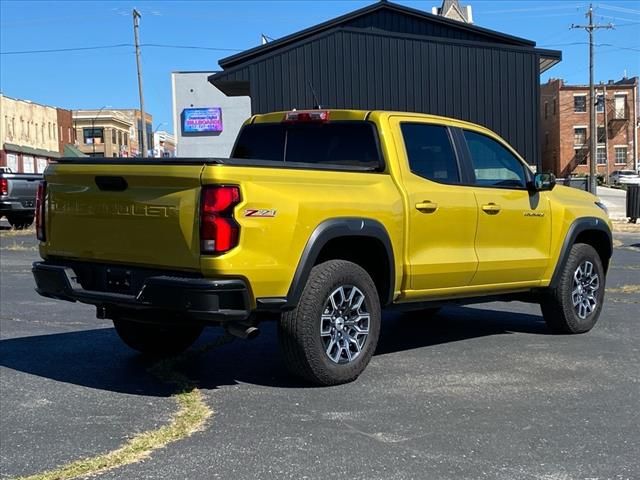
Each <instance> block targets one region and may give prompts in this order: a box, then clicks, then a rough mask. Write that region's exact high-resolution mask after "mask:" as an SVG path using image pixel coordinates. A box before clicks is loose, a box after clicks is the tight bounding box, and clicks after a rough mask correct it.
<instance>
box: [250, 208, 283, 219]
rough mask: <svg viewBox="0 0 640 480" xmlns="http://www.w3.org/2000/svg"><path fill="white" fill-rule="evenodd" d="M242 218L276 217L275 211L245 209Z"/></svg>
mask: <svg viewBox="0 0 640 480" xmlns="http://www.w3.org/2000/svg"><path fill="white" fill-rule="evenodd" d="M244 216H245V217H275V216H276V211H275V210H263V209H254V208H247V209H246V210H245V211H244Z"/></svg>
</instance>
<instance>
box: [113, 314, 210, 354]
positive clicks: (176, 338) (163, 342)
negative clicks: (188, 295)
mask: <svg viewBox="0 0 640 480" xmlns="http://www.w3.org/2000/svg"><path fill="white" fill-rule="evenodd" d="M113 325H114V326H115V328H116V332H117V333H118V335H119V336H120V338H121V339H122V341H123V342H124V343H126V344H127V345H128V346H129V347H131V348H133V349H134V350H137V351H138V352H140V353H142V354H143V355H148V356H152V357H167V356H171V355H177V354H178V353H181V352H183V351H185V350H186V349H187V348H189V347H190V346H191V345H192V344H193V342H195V341H196V340H197V339H198V337H199V336H200V334H201V333H202V329H203V327H202V325H192V324H187V325H174V324H167V325H165V324H157V323H142V322H136V321H133V320H129V319H126V320H125V319H114V320H113Z"/></svg>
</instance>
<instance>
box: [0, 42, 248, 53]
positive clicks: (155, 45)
mask: <svg viewBox="0 0 640 480" xmlns="http://www.w3.org/2000/svg"><path fill="white" fill-rule="evenodd" d="M122 47H134V45H133V44H132V43H118V44H114V45H96V46H93V47H70V48H53V49H48V50H21V51H12V52H0V55H30V54H36V53H64V52H80V51H88V50H106V49H113V48H122ZM140 47H151V48H181V49H192V50H210V51H219V52H241V51H242V50H241V49H239V48H219V47H203V46H199V45H165V44H159V43H143V44H141V45H140Z"/></svg>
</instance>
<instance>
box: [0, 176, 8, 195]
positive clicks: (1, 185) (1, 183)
mask: <svg viewBox="0 0 640 480" xmlns="http://www.w3.org/2000/svg"><path fill="white" fill-rule="evenodd" d="M0 195H9V180H7V179H6V178H0Z"/></svg>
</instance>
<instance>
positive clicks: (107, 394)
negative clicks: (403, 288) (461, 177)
mask: <svg viewBox="0 0 640 480" xmlns="http://www.w3.org/2000/svg"><path fill="white" fill-rule="evenodd" d="M3 228H6V227H4V223H2V225H0V229H3ZM37 257H38V254H37V251H36V247H35V239H34V238H33V232H27V233H26V234H16V233H15V232H8V231H7V230H4V229H3V230H2V231H0V264H1V269H0V298H1V307H0V393H1V396H0V420H1V422H0V461H1V468H0V478H16V477H21V476H28V475H32V474H37V473H41V472H45V473H46V472H48V471H51V470H52V469H55V468H57V467H60V466H64V465H67V464H70V463H73V462H75V461H77V460H78V459H82V458H91V457H95V456H98V455H104V454H108V452H113V451H114V450H117V449H118V448H120V447H121V446H122V445H123V444H125V443H126V442H127V441H130V440H131V439H132V438H134V437H136V436H137V435H140V434H142V433H143V432H158V431H163V430H162V429H163V427H164V426H166V425H167V424H170V423H171V422H172V421H174V420H175V418H176V411H177V410H178V409H180V408H190V407H189V406H188V405H187V406H186V407H185V406H184V404H182V406H180V405H181V404H180V402H179V401H178V402H177V401H176V399H178V400H179V397H177V396H176V393H177V391H179V390H184V383H183V384H182V385H180V384H179V383H176V381H175V378H176V375H177V376H179V377H180V378H186V379H188V383H189V385H190V386H189V391H193V392H195V391H197V392H198V395H200V397H198V398H200V399H201V401H202V404H203V408H206V409H207V410H208V412H207V414H206V415H204V416H202V417H201V418H204V420H203V421H202V423H201V424H200V425H199V426H198V427H197V428H196V430H197V431H195V432H189V433H190V435H188V436H183V437H180V438H179V439H174V441H171V442H168V443H167V444H166V445H165V446H164V447H162V448H157V449H154V450H153V451H151V452H150V453H148V454H146V455H141V456H140V458H137V461H135V462H134V463H130V464H128V465H125V466H122V467H119V468H115V469H112V470H110V471H107V472H106V473H102V474H101V475H100V477H98V478H103V479H123V478H124V479H187V478H188V479H211V478H222V479H245V478H247V479H253V478H260V479H270V478H273V479H284V478H295V479H299V478H310V479H325V478H350V479H414V478H415V479H441V480H446V479H463V478H464V479H466V478H468V479H482V478H486V479H509V480H511V479H525V480H526V479H536V480H574V479H585V480H586V479H616V480H618V479H638V478H640V413H639V412H640V408H639V407H640V373H639V372H640V333H639V332H640V325H639V323H640V315H638V310H639V307H640V231H638V232H637V233H624V234H617V235H616V242H615V253H614V259H613V265H612V268H611V270H610V275H609V278H608V285H607V289H608V293H607V298H606V304H605V307H604V310H603V314H602V316H601V318H600V321H599V323H598V325H596V327H595V328H594V330H593V331H592V332H590V333H588V334H585V335H578V336H556V335H550V334H549V333H548V332H547V330H546V328H545V325H544V323H543V322H542V318H541V316H540V310H539V308H538V307H536V306H532V305H526V304H520V303H512V304H507V303H490V304H484V305H477V306H474V307H451V308H445V309H444V310H442V311H441V312H440V313H439V314H438V315H437V316H435V317H434V318H431V319H420V318H408V317H406V316H405V317H402V316H398V315H386V316H385V320H384V324H383V330H382V335H381V343H380V346H379V348H378V351H377V354H376V355H375V356H374V358H373V360H372V362H371V364H370V365H369V367H368V369H367V370H366V371H365V373H364V374H363V375H362V377H361V378H360V379H359V380H358V381H356V382H355V383H352V384H349V385H343V386H339V387H332V388H309V387H307V386H306V385H304V384H301V383H299V382H297V381H296V380H295V379H292V378H291V377H289V376H288V375H287V373H286V372H285V370H284V366H283V362H282V359H281V357H280V355H279V351H278V347H277V342H276V333H275V328H273V325H266V326H265V328H264V329H263V332H262V335H261V336H260V337H259V338H258V339H256V340H254V341H251V342H243V341H239V340H236V341H233V342H228V341H227V340H226V339H223V340H222V341H220V338H221V336H222V333H223V332H222V331H221V330H218V329H210V330H209V331H208V332H206V333H205V334H204V335H203V336H202V337H201V339H200V340H199V341H198V343H197V345H196V346H195V347H194V349H193V350H192V353H191V354H189V355H186V356H184V357H183V358H182V359H181V360H180V361H176V362H173V363H171V364H170V365H168V366H167V365H165V367H167V369H168V370H172V371H173V373H172V374H171V375H167V369H165V370H164V376H163V375H158V373H157V372H158V370H157V369H156V368H154V367H156V366H155V365H154V364H153V363H152V362H150V361H147V360H144V359H142V358H140V357H139V356H138V355H137V354H136V353H134V352H133V351H131V350H129V349H128V348H127V347H125V346H124V345H123V344H122V343H121V341H120V340H119V339H118V337H117V335H116V334H115V332H114V330H113V328H112V325H111V323H110V322H109V321H105V320H97V319H96V318H95V313H94V309H93V308H91V307H88V306H85V305H79V304H75V305H74V304H70V303H65V302H57V301H51V300H47V299H45V298H42V297H39V296H38V295H37V294H36V293H35V292H34V290H33V280H32V277H31V272H30V265H31V262H32V261H34V260H35V259H37ZM172 378H173V380H174V381H171V379H172ZM183 393H184V392H183ZM205 417H206V418H205ZM176 438H178V437H176ZM98 469H99V466H98V467H96V471H97V470H98ZM41 478H53V477H46V476H43V477H41Z"/></svg>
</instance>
